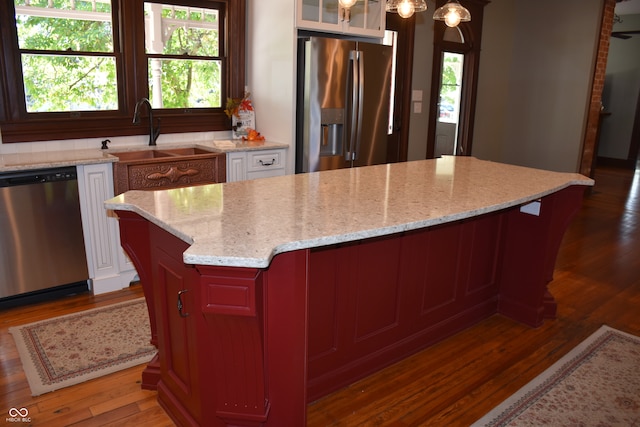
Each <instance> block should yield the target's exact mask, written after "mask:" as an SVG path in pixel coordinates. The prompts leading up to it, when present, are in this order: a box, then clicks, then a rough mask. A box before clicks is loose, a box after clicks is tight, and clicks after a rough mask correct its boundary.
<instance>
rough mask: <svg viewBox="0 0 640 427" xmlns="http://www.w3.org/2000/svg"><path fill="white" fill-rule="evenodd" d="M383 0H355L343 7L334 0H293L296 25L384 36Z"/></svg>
mask: <svg viewBox="0 0 640 427" xmlns="http://www.w3.org/2000/svg"><path fill="white" fill-rule="evenodd" d="M384 6H385V4H384V0H358V1H357V2H356V4H355V5H354V6H353V7H352V8H350V9H349V10H346V9H344V8H342V7H341V6H340V5H339V4H338V0H297V2H296V7H297V10H296V18H297V23H298V28H299V29H304V30H313V31H323V32H328V33H334V34H353V35H358V36H365V37H378V38H382V37H384V30H385V9H384Z"/></svg>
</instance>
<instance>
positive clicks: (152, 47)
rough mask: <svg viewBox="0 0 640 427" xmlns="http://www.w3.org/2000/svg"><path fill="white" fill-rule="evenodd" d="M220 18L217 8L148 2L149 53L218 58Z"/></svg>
mask: <svg viewBox="0 0 640 427" xmlns="http://www.w3.org/2000/svg"><path fill="white" fill-rule="evenodd" d="M218 18H219V13H218V11H217V10H215V9H202V8H195V7H181V6H175V5H162V4H157V3H145V47H146V51H147V53H160V54H163V55H191V56H208V57H217V56H219V54H220V49H219V47H218V46H219V38H218V34H219V33H218V30H219V29H218Z"/></svg>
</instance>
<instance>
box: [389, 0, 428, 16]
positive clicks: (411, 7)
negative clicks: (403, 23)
mask: <svg viewBox="0 0 640 427" xmlns="http://www.w3.org/2000/svg"><path fill="white" fill-rule="evenodd" d="M386 10H387V12H396V13H397V14H398V15H400V16H401V17H403V18H409V17H411V16H412V15H413V14H414V13H415V12H422V11H425V10H427V3H426V2H425V0H387V3H386Z"/></svg>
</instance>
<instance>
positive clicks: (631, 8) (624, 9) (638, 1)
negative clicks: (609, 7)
mask: <svg viewBox="0 0 640 427" xmlns="http://www.w3.org/2000/svg"><path fill="white" fill-rule="evenodd" d="M635 14H640V0H622V1H620V2H619V3H617V4H616V15H635Z"/></svg>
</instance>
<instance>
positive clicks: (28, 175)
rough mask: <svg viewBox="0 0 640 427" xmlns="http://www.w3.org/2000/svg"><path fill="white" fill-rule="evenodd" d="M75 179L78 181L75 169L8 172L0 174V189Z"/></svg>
mask: <svg viewBox="0 0 640 427" xmlns="http://www.w3.org/2000/svg"><path fill="white" fill-rule="evenodd" d="M75 179H78V175H77V172H76V168H75V167H67V168H57V169H42V170H30V171H20V172H8V173H3V174H0V187H16V186H19V185H30V184H42V183H43V182H55V181H71V180H75Z"/></svg>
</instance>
